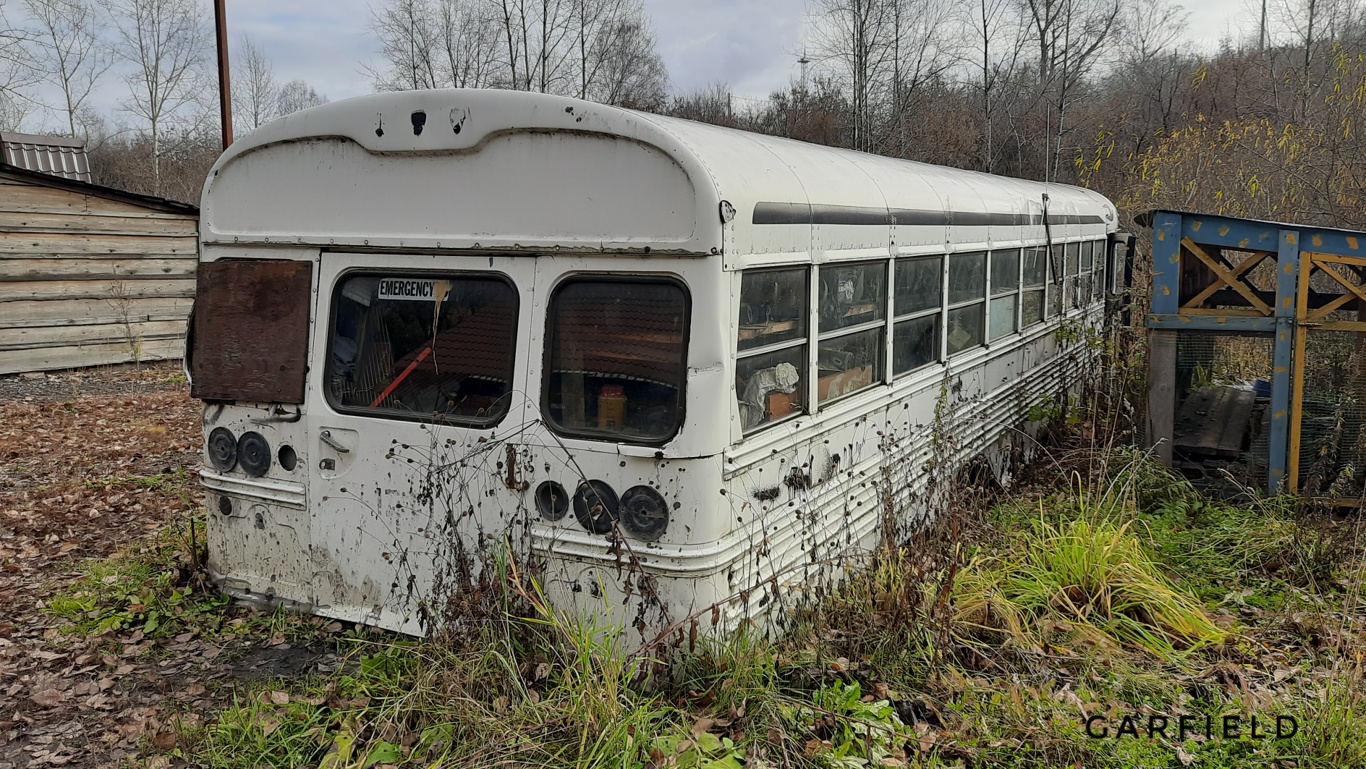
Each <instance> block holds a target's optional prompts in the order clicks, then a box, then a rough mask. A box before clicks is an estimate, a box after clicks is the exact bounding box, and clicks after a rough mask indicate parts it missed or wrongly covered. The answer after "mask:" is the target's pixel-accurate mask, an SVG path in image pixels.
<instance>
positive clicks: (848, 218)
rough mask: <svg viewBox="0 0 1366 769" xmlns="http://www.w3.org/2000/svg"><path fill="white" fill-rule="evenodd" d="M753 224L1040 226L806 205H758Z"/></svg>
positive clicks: (1028, 218)
mask: <svg viewBox="0 0 1366 769" xmlns="http://www.w3.org/2000/svg"><path fill="white" fill-rule="evenodd" d="M751 222H752V223H753V224H848V225H865V226H867V225H875V226H876V225H885V224H901V225H912V226H922V227H924V226H928V227H944V226H948V225H956V226H959V227H1024V226H1029V225H1037V224H1042V223H1043V222H1042V217H1040V216H1037V215H1030V214H1016V213H1009V214H1007V213H990V212H983V211H926V210H918V209H913V208H894V209H890V210H888V209H882V208H872V207H867V206H835V205H824V204H819V203H817V204H806V203H776V202H762V203H756V204H755V205H754V216H753V218H752V219H751ZM1103 222H1104V220H1103V219H1101V218H1100V217H1099V216H1096V215H1094V214H1086V215H1081V214H1049V215H1048V223H1049V224H1102V223H1103Z"/></svg>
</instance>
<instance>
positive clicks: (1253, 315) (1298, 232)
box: [1147, 210, 1366, 494]
mask: <svg viewBox="0 0 1366 769" xmlns="http://www.w3.org/2000/svg"><path fill="white" fill-rule="evenodd" d="M1151 216H1152V225H1153V245H1152V256H1153V275H1152V293H1151V296H1152V301H1151V312H1150V313H1149V314H1148V316H1147V327H1148V329H1149V330H1150V338H1152V339H1154V340H1157V339H1163V340H1168V341H1167V344H1165V345H1163V344H1157V343H1156V342H1155V343H1154V344H1153V345H1152V346H1151V347H1150V349H1151V350H1152V351H1154V353H1156V354H1157V355H1161V354H1165V355H1167V356H1174V355H1175V351H1174V338H1173V337H1172V334H1179V333H1181V332H1183V331H1205V332H1208V331H1216V332H1235V333H1266V334H1272V335H1274V340H1275V341H1274V351H1273V367H1272V379H1271V435H1270V438H1271V451H1270V457H1269V460H1270V461H1269V472H1268V483H1267V490H1268V491H1269V492H1270V493H1273V494H1276V493H1280V492H1283V491H1287V490H1293V489H1288V488H1287V481H1289V483H1290V484H1293V483H1294V478H1293V475H1294V473H1293V472H1292V465H1293V463H1294V462H1295V461H1296V460H1295V459H1294V458H1293V457H1291V451H1290V447H1291V445H1292V444H1297V443H1298V440H1297V438H1298V436H1297V434H1296V433H1297V430H1298V427H1299V425H1298V420H1296V419H1292V416H1293V415H1296V414H1298V409H1297V407H1296V404H1295V403H1294V401H1293V394H1294V392H1295V390H1296V384H1297V382H1300V381H1302V377H1303V375H1304V372H1303V371H1302V370H1297V366H1296V360H1295V357H1296V345H1295V343H1296V340H1297V338H1298V337H1299V336H1300V335H1302V334H1304V333H1306V329H1307V328H1308V326H1309V325H1310V324H1308V323H1307V322H1306V319H1307V316H1308V311H1309V309H1310V308H1308V307H1307V306H1304V305H1307V304H1308V300H1307V297H1308V295H1309V292H1308V291H1304V292H1301V291H1300V281H1301V280H1302V277H1301V276H1302V274H1303V275H1307V274H1308V272H1309V269H1312V268H1313V267H1314V266H1315V263H1314V261H1313V259H1314V258H1315V257H1318V256H1328V257H1333V256H1338V257H1352V258H1366V232H1354V231H1349V230H1338V229H1331V228H1324V227H1307V226H1301V225H1296V224H1282V223H1277V222H1265V221H1258V220H1255V219H1239V218H1234V217H1227V216H1216V215H1209V214H1195V213H1187V212H1182V211H1171V210H1160V211H1155V212H1153V213H1152V214H1151ZM1205 247H1210V248H1212V249H1221V248H1228V249H1234V250H1238V251H1245V252H1262V254H1263V257H1264V258H1267V259H1272V260H1274V262H1275V265H1276V292H1275V302H1274V305H1268V304H1266V303H1265V302H1263V301H1261V299H1260V297H1258V296H1255V295H1254V292H1255V289H1253V288H1252V287H1250V286H1248V285H1247V284H1243V285H1242V286H1238V285H1233V284H1232V283H1239V282H1241V281H1239V280H1238V278H1237V276H1238V275H1239V274H1240V272H1241V271H1240V270H1239V269H1238V268H1234V267H1232V265H1229V264H1227V263H1226V262H1222V261H1216V260H1215V259H1214V258H1212V257H1210V256H1209V255H1208V254H1206V253H1205ZM1306 256H1307V257H1308V258H1309V262H1308V263H1307V264H1306V265H1302V264H1301V260H1302V258H1303V257H1306ZM1190 259H1200V260H1201V261H1203V262H1204V264H1205V265H1206V266H1207V267H1208V268H1209V269H1210V271H1212V272H1214V273H1215V274H1216V275H1217V278H1216V280H1215V283H1214V284H1213V285H1211V286H1209V287H1208V288H1207V290H1206V291H1205V292H1202V293H1201V296H1205V295H1207V294H1212V293H1213V292H1214V291H1215V290H1216V289H1218V288H1228V289H1233V290H1235V291H1237V292H1238V293H1241V294H1242V295H1243V296H1244V297H1247V302H1248V306H1247V307H1246V308H1230V307H1228V306H1226V305H1225V306H1222V307H1209V306H1205V302H1192V303H1191V305H1192V306H1186V307H1183V306H1182V305H1181V301H1182V297H1181V284H1182V274H1183V267H1184V266H1185V265H1186V264H1188V263H1189V262H1188V261H1187V260H1190ZM1302 266H1303V267H1305V268H1306V269H1302ZM1230 278H1232V283H1230V281H1229V279H1230ZM1303 279H1304V280H1307V278H1303ZM1168 348H1170V349H1168ZM1301 350H1302V346H1301ZM1301 354H1303V353H1302V352H1301ZM1299 368H1301V369H1302V368H1303V367H1302V366H1300V367H1299ZM1152 370H1153V373H1154V375H1155V378H1154V381H1152V382H1151V383H1150V386H1151V387H1153V394H1150V400H1149V403H1150V411H1152V409H1151V404H1152V403H1153V402H1154V394H1157V395H1159V396H1168V397H1169V396H1171V395H1172V393H1173V392H1174V385H1173V383H1171V382H1166V381H1158V380H1161V379H1163V378H1169V373H1168V370H1167V369H1166V368H1161V367H1160V366H1158V365H1157V364H1154V368H1153V369H1152ZM1169 416H1170V412H1169V411H1166V412H1163V416H1162V417H1159V419H1167V420H1168V421H1169ZM1150 430H1151V431H1152V433H1153V434H1152V435H1151V437H1153V438H1155V439H1157V440H1159V441H1160V440H1162V439H1166V440H1167V441H1168V442H1170V441H1171V439H1172V434H1171V433H1172V425H1171V424H1169V423H1167V424H1158V423H1156V422H1153V423H1151V424H1150ZM1160 453H1161V454H1162V456H1163V458H1164V459H1167V460H1168V461H1169V460H1170V447H1167V449H1166V451H1165V453H1164V452H1160Z"/></svg>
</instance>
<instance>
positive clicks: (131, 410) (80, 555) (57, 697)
mask: <svg viewBox="0 0 1366 769" xmlns="http://www.w3.org/2000/svg"><path fill="white" fill-rule="evenodd" d="M169 371H171V369H166V368H165V367H162V370H145V371H143V372H132V373H130V372H128V371H127V370H114V371H109V372H106V376H105V379H109V380H111V381H105V380H104V379H101V378H100V375H99V374H98V372H96V373H90V372H86V373H84V374H82V375H79V376H80V377H81V378H80V379H79V385H70V382H69V379H59V380H56V381H57V385H55V386H56V387H58V389H60V388H62V387H70V393H69V394H68V395H67V396H66V397H61V398H54V397H52V396H53V393H52V392H49V390H52V388H53V387H54V384H53V381H52V380H50V379H48V380H34V379H28V380H21V379H19V378H10V379H5V380H0V393H3V394H4V395H6V396H9V398H11V400H6V401H4V402H0V769H18V768H19V767H25V768H27V767H46V766H83V767H84V766H91V767H94V766H110V765H119V764H120V763H123V762H125V760H126V759H128V758H131V757H135V756H140V755H145V754H147V753H151V752H156V751H166V750H170V749H172V748H174V747H176V745H177V740H178V739H180V737H179V735H180V734H181V731H179V730H177V728H176V724H181V725H183V724H185V723H186V719H187V718H190V717H193V719H195V720H199V719H202V716H199V715H196V714H202V713H208V712H213V711H215V710H217V709H220V708H221V707H222V706H223V705H225V704H226V703H228V702H230V701H231V697H232V696H233V687H232V682H233V680H234V679H240V678H251V677H258V676H261V675H271V674H288V673H291V672H297V671H298V670H301V669H305V668H308V667H310V666H311V665H312V664H313V663H314V662H315V661H316V659H317V657H318V653H317V651H315V650H305V649H294V650H292V651H293V654H292V655H290V656H288V657H287V658H286V657H284V655H287V654H289V652H282V651H278V650H275V649H270V648H267V645H266V644H265V643H264V641H265V640H266V639H265V638H256V637H254V636H253V635H252V634H251V633H249V632H247V633H244V632H243V630H244V628H245V627H246V626H244V625H243V621H242V620H240V619H239V620H232V621H230V622H227V623H224V625H223V627H224V632H222V633H220V634H218V635H217V636H215V637H204V636H203V635H201V634H200V633H199V632H198V631H191V632H185V633H181V634H180V635H176V636H173V637H159V638H149V637H145V636H144V634H143V633H142V632H139V631H131V632H130V631H124V632H117V633H116V632H108V633H103V634H101V635H97V636H92V637H84V636H80V635H77V634H70V633H69V632H68V630H67V629H66V628H65V627H64V623H63V622H62V621H61V620H59V619H58V618H56V617H53V616H52V615H50V614H48V613H46V612H45V611H43V606H44V605H45V604H46V603H47V602H49V601H50V600H51V599H52V597H53V595H55V594H56V593H57V592H58V591H60V590H62V589H63V588H65V587H66V586H67V585H69V584H71V583H72V582H73V581H75V580H76V579H78V578H80V577H81V576H82V574H81V565H82V563H84V562H85V561H88V560H90V559H100V558H106V557H108V556H110V555H112V554H114V553H117V552H123V553H136V552H137V551H138V550H139V549H140V548H144V549H145V548H146V547H147V546H148V545H149V543H151V542H153V541H155V540H157V539H158V538H160V537H163V536H164V532H165V531H167V530H168V529H174V530H179V529H184V528H185V526H186V524H187V522H188V521H189V520H190V516H191V515H192V513H194V512H195V511H196V510H197V509H198V508H199V506H200V505H201V504H202V501H201V500H202V495H201V493H200V491H199V487H198V479H197V477H196V471H197V469H198V467H199V464H200V460H199V447H200V441H201V438H200V428H199V424H200V420H199V411H200V406H199V404H198V402H196V401H194V400H192V399H191V398H190V397H189V393H188V387H187V386H186V385H184V384H175V383H173V382H168V378H167V373H168V372H169ZM71 376H76V375H71ZM44 387H46V389H44ZM82 391H84V392H93V393H98V394H95V395H88V396H79V392H82ZM16 393H18V394H20V395H23V397H22V398H18V399H14V398H16ZM58 395H60V393H58ZM73 396H74V397H73ZM163 476H164V477H167V478H171V479H173V481H174V482H166V483H161V482H157V480H155V479H156V478H157V477H163ZM149 479H151V480H149ZM267 635H268V634H267ZM262 655H264V656H262ZM275 656H280V657H282V659H283V662H281V661H277V660H275V659H274V657H275ZM257 657H260V658H259V659H258V658H257ZM154 760H155V761H156V762H157V763H159V765H161V766H170V765H172V762H170V761H168V760H165V757H164V756H156V757H154Z"/></svg>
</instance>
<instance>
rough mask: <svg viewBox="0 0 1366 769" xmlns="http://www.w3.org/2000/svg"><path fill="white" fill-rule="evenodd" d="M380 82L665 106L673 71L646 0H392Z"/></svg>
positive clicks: (383, 11)
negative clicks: (660, 50) (662, 52)
mask: <svg viewBox="0 0 1366 769" xmlns="http://www.w3.org/2000/svg"><path fill="white" fill-rule="evenodd" d="M370 28H371V30H372V31H373V32H374V33H375V35H376V36H377V37H378V38H379V40H380V52H381V61H382V64H381V65H380V66H379V67H377V68H372V69H371V72H370V75H371V79H372V81H373V82H374V84H375V86H376V87H377V88H380V89H383V90H401V89H410V88H445V87H455V88H478V87H490V86H492V87H501V88H511V89H515V90H523V91H541V92H545V93H556V94H563V95H573V96H578V97H580V98H585V99H592V100H595V101H601V102H604V103H608V104H632V105H636V106H642V107H660V106H662V105H663V103H664V100H665V91H666V89H667V85H668V76H667V74H666V72H665V69H664V62H663V60H662V59H660V57H659V55H658V53H657V52H656V50H655V39H654V33H653V32H652V31H651V29H650V25H649V21H648V19H647V18H646V17H645V13H644V9H643V7H642V5H641V3H640V0H385V2H384V4H383V5H381V6H380V7H379V8H377V9H376V10H375V11H374V12H373V14H372V18H371V23H370Z"/></svg>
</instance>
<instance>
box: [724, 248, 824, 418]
mask: <svg viewBox="0 0 1366 769" xmlns="http://www.w3.org/2000/svg"><path fill="white" fill-rule="evenodd" d="M806 275H807V272H806V268H804V267H798V268H788V269H777V270H752V271H749V272H746V273H744V275H743V276H742V277H741V278H740V326H739V332H738V334H737V337H738V338H737V340H736V345H735V346H736V351H737V360H736V362H735V374H736V376H735V397H736V400H737V401H738V402H739V406H740V421H741V424H742V427H743V428H744V429H745V430H751V429H754V428H756V427H759V426H761V425H764V424H766V423H768V422H771V421H773V420H775V419H781V418H782V417H785V416H788V415H789V414H799V413H801V412H802V411H804V410H805V405H806V398H805V390H806V388H805V387H804V386H803V384H802V378H803V375H804V374H805V372H806V370H807V367H806V346H807V345H806V340H807V329H806V319H807V317H808V315H809V311H808V309H807V296H808V294H807V283H806V279H807V278H806Z"/></svg>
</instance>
